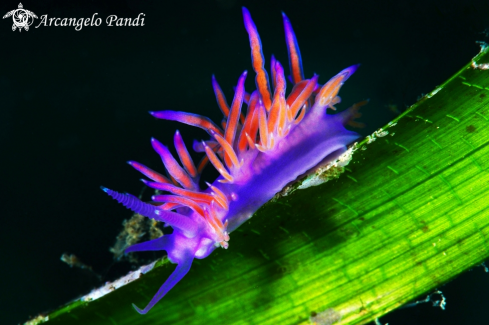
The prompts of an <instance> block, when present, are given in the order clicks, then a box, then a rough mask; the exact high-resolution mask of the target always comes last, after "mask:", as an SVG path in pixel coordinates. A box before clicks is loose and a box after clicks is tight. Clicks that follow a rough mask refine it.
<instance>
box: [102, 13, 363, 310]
mask: <svg viewBox="0 0 489 325" xmlns="http://www.w3.org/2000/svg"><path fill="white" fill-rule="evenodd" d="M282 16H283V24H284V29H285V40H286V44H287V49H288V54H289V61H290V62H289V63H290V69H291V76H290V77H289V80H290V82H291V83H292V84H293V88H292V90H291V92H290V94H289V95H288V96H287V97H286V83H287V82H286V78H285V75H284V70H283V67H282V65H281V64H280V62H278V61H277V60H275V59H274V57H273V56H272V59H271V78H269V76H268V74H267V71H266V70H265V68H264V63H265V59H264V57H263V52H262V46H261V41H260V37H259V35H258V32H257V29H256V26H255V24H254V22H253V20H252V19H251V16H250V13H249V11H248V10H247V9H246V8H243V18H244V24H245V27H246V30H247V32H248V35H249V40H250V45H251V57H252V63H253V69H254V71H255V73H256V87H257V90H254V91H253V92H251V93H250V94H248V93H246V92H245V88H244V84H245V79H246V75H247V72H246V71H245V72H244V73H243V74H242V75H241V76H240V77H239V79H238V84H237V86H236V88H235V94H234V98H233V102H232V104H231V106H228V103H227V102H226V98H225V97H224V94H223V92H222V90H221V88H220V87H219V85H218V83H217V81H216V79H215V78H214V77H213V78H212V85H213V88H214V92H215V94H216V98H217V103H218V105H219V108H220V109H221V110H222V112H223V114H224V116H225V119H224V121H223V122H222V127H219V126H218V125H216V124H215V123H213V122H212V121H211V120H210V119H208V118H206V117H203V116H200V115H196V114H190V113H184V112H177V111H170V110H165V111H158V112H151V114H152V115H153V116H155V117H156V118H159V119H165V120H172V121H178V122H181V123H185V124H189V125H193V126H196V127H199V128H202V129H204V130H205V131H207V133H208V134H209V135H210V140H207V141H202V142H196V143H194V146H193V147H194V150H195V151H197V152H204V153H205V156H204V158H203V160H202V162H201V163H200V164H199V165H198V167H196V166H195V165H194V163H193V161H192V159H191V158H190V155H189V153H188V151H187V148H186V147H185V144H184V142H183V140H182V137H181V135H180V133H179V132H178V131H177V132H176V133H175V137H174V145H175V148H176V151H177V153H178V157H179V159H180V162H181V164H179V163H178V161H177V160H176V159H175V158H174V157H173V156H172V154H171V153H170V151H169V150H168V148H167V147H166V146H164V145H163V144H162V143H160V142H159V141H158V140H156V139H154V138H153V139H152V140H151V143H152V145H153V148H154V150H155V151H156V152H157V153H158V154H159V155H160V156H161V159H162V160H163V164H164V165H165V167H166V170H167V171H168V174H169V177H165V176H163V175H162V174H160V173H158V172H156V171H153V170H152V169H150V168H148V167H146V166H144V165H142V164H139V163H137V162H133V161H130V162H129V164H130V165H131V166H132V167H134V168H135V169H136V170H138V171H140V172H141V173H142V174H143V175H144V176H146V177H147V178H149V179H150V180H143V182H144V184H146V185H147V186H149V187H151V188H154V189H157V190H159V191H164V192H167V193H169V194H163V195H155V196H153V197H152V200H153V202H150V203H145V202H142V201H141V200H139V199H138V198H137V197H135V196H132V195H130V194H122V193H118V192H116V191H113V190H110V189H108V188H105V187H102V189H103V190H104V191H105V192H106V193H107V194H108V195H110V196H111V197H112V198H114V199H115V200H117V201H118V202H119V203H121V204H123V205H124V206H125V207H126V208H129V209H131V210H132V211H134V212H136V213H139V214H141V215H143V216H146V217H148V218H152V219H155V220H158V221H162V222H164V223H165V224H166V225H169V226H171V227H172V228H173V233H172V234H170V235H164V236H162V237H160V238H157V239H154V240H151V241H147V242H143V243H139V244H136V245H133V246H131V247H129V248H128V249H127V250H126V253H128V252H137V251H157V250H164V251H166V252H167V254H168V259H169V260H170V261H171V262H172V263H175V264H177V267H176V269H175V270H174V271H173V273H172V274H171V276H170V277H169V278H168V279H167V280H166V281H165V283H164V284H163V285H162V286H161V288H160V289H159V290H158V292H157V293H156V295H155V296H154V297H153V299H151V301H150V302H149V304H148V305H147V306H146V307H145V308H144V309H139V308H137V307H136V306H134V307H135V309H136V310H137V311H138V312H139V313H141V314H145V313H147V312H148V311H149V310H150V309H151V308H152V307H153V306H154V305H155V304H156V303H157V302H158V301H159V300H160V299H161V298H163V296H165V294H166V293H167V292H168V291H169V290H171V289H172V288H173V287H174V286H175V284H177V283H178V282H179V281H180V280H181V279H182V278H183V277H184V276H185V274H187V272H188V271H189V269H190V267H191V265H192V261H193V260H194V258H198V259H202V258H205V257H207V256H208V255H209V254H210V253H211V252H212V251H213V250H214V249H216V247H219V246H220V247H222V248H227V247H228V241H229V234H230V233H231V232H233V231H234V230H235V229H236V228H238V227H239V226H240V225H241V224H243V223H244V222H245V221H246V220H248V219H250V218H251V216H252V215H253V213H254V212H255V211H256V210H257V209H258V208H259V207H260V206H262V205H263V204H265V203H266V202H267V201H269V200H270V199H271V198H273V196H274V195H275V194H276V193H277V192H280V191H281V190H282V189H283V188H284V186H286V185H287V184H289V183H291V182H292V181H294V180H296V178H297V177H298V176H300V175H303V174H306V173H308V172H309V171H311V170H314V168H315V167H317V166H319V165H321V164H324V163H325V162H331V161H333V160H335V159H336V158H338V157H339V156H340V155H341V154H342V153H344V152H345V151H346V150H347V145H348V144H350V143H352V142H354V141H355V140H356V139H357V138H358V137H359V135H358V134H357V133H355V132H353V131H349V130H347V129H346V128H345V125H346V124H347V123H349V122H351V120H352V119H353V118H354V117H356V116H357V113H356V111H357V108H358V105H356V106H355V105H354V106H353V107H352V108H350V109H348V110H345V111H343V112H341V113H337V114H327V113H326V110H327V109H328V108H330V109H333V110H334V109H335V108H334V106H333V105H335V104H337V103H339V102H340V98H339V97H338V96H337V94H338V92H339V90H340V88H341V86H342V85H343V83H344V82H345V81H346V80H347V79H348V78H349V77H350V76H351V75H352V74H353V73H354V72H355V70H356V69H357V68H358V65H353V66H351V67H349V68H346V69H344V70H343V71H341V72H340V73H338V74H337V75H336V76H334V77H333V78H332V79H331V80H329V81H328V82H327V83H326V84H324V85H322V86H321V85H320V84H318V76H317V75H314V76H313V77H312V78H310V79H304V75H303V70H302V61H301V54H300V51H299V46H298V43H297V40H296V37H295V34H294V31H293V29H292V26H291V24H290V21H289V19H288V18H287V16H286V15H285V14H282ZM269 79H270V80H271V83H270V82H269ZM272 90H273V92H272ZM243 102H245V103H246V105H247V112H246V114H243V113H242V110H241V107H242V104H243ZM208 162H210V163H211V164H212V165H213V166H214V167H215V168H216V169H217V171H218V172H219V173H220V176H219V177H218V178H217V179H216V180H215V181H214V182H213V183H212V184H210V183H206V184H207V188H206V189H201V188H200V186H199V178H200V174H201V172H202V169H203V168H204V166H205V165H206V164H207V163H208Z"/></svg>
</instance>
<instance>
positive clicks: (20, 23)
mask: <svg viewBox="0 0 489 325" xmlns="http://www.w3.org/2000/svg"><path fill="white" fill-rule="evenodd" d="M10 16H12V19H13V20H14V24H13V25H12V31H14V32H15V30H16V29H17V28H18V29H19V32H21V31H22V28H25V30H29V26H30V25H32V23H33V22H34V18H37V16H36V14H35V13H33V12H32V11H29V10H25V9H24V6H22V3H19V8H18V9H15V10H12V11H9V12H7V13H6V14H5V16H3V18H4V19H5V18H8V17H10Z"/></svg>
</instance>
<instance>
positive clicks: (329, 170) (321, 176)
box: [289, 143, 356, 194]
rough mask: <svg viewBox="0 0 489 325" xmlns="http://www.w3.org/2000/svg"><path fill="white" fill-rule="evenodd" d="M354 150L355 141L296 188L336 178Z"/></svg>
mask: <svg viewBox="0 0 489 325" xmlns="http://www.w3.org/2000/svg"><path fill="white" fill-rule="evenodd" d="M355 150H356V143H355V144H354V145H353V146H351V147H350V148H349V149H348V150H346V151H345V152H344V153H343V154H342V155H341V156H339V157H338V158H337V159H336V160H334V161H332V162H330V163H328V164H327V165H325V166H322V167H320V168H318V169H317V170H316V172H315V173H314V174H312V175H309V176H308V177H307V178H306V179H305V180H303V181H302V184H301V185H299V187H297V189H298V190H302V189H305V188H308V187H312V186H317V185H321V184H323V183H326V182H327V181H329V180H330V179H333V178H338V177H339V176H340V174H342V173H343V172H344V171H345V169H344V167H345V166H346V165H348V164H349V163H350V161H351V158H352V156H353V152H355ZM289 194H290V193H289Z"/></svg>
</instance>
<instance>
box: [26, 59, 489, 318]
mask: <svg viewBox="0 0 489 325" xmlns="http://www.w3.org/2000/svg"><path fill="white" fill-rule="evenodd" d="M487 52H488V51H487V50H483V51H482V52H481V53H480V54H479V55H478V56H477V57H476V58H474V61H475V62H476V63H478V64H482V63H485V62H489V55H488V54H487ZM471 64H472V63H470V64H468V65H467V66H465V67H464V68H463V69H462V70H460V71H459V72H458V73H457V74H455V75H454V76H453V77H452V78H451V79H450V80H448V81H447V82H445V83H444V84H443V85H442V86H440V87H439V88H437V89H436V90H435V91H433V92H432V93H431V94H428V95H426V96H425V97H424V98H422V99H421V100H420V101H419V102H418V103H416V104H415V105H413V106H412V107H411V108H410V109H409V110H408V111H406V112H405V113H404V114H402V115H401V116H400V117H399V118H397V119H396V120H395V121H393V122H391V123H390V125H389V126H386V127H385V128H383V130H380V131H379V132H376V134H375V135H374V136H373V137H370V138H368V139H366V140H364V141H363V142H362V143H359V144H358V145H357V150H356V151H355V152H354V154H353V159H352V161H351V162H350V164H349V165H348V166H346V170H345V172H344V173H343V174H342V175H341V176H340V177H339V178H338V179H332V180H330V181H328V182H327V183H325V184H322V185H320V186H316V187H311V188H308V189H304V190H296V191H294V192H293V193H291V194H290V195H288V196H284V197H281V198H279V199H278V200H276V201H274V202H270V203H268V204H266V205H265V206H264V207H262V208H261V209H260V210H259V211H258V212H257V213H256V214H255V215H254V216H253V218H252V219H251V220H250V221H249V222H247V223H246V224H244V225H243V226H241V227H240V228H239V229H238V230H237V231H235V232H233V233H232V234H231V241H230V247H229V249H228V250H222V249H218V250H216V251H215V252H214V253H213V254H211V256H209V257H208V258H206V259H204V260H199V261H197V262H194V265H193V266H192V269H191V270H190V272H189V274H188V275H187V276H186V277H185V278H184V279H183V280H182V281H181V282H180V283H178V284H177V286H176V287H175V288H174V289H173V290H171V291H170V293H169V294H168V295H167V296H166V297H164V298H163V299H162V300H161V301H160V302H159V303H158V304H157V305H156V306H155V307H154V308H153V309H152V310H151V311H150V312H149V313H148V314H147V315H144V316H142V315H139V314H138V313H136V312H135V311H134V309H133V308H132V307H131V303H135V304H136V305H138V306H140V307H143V306H145V305H146V304H147V303H148V302H149V300H150V299H151V297H152V296H153V295H154V293H155V292H156V291H157V290H158V288H159V286H160V285H161V284H162V283H163V282H164V281H165V279H166V278H167V277H168V276H169V275H170V273H171V272H172V270H173V269H174V265H172V264H171V263H169V262H167V261H165V260H162V261H158V262H157V263H156V264H155V265H154V266H153V267H152V269H151V267H148V269H151V270H149V271H148V272H147V273H146V274H144V275H141V276H140V275H139V274H135V275H134V278H139V279H136V280H135V281H132V282H131V283H128V284H127V285H124V286H121V287H120V288H118V289H115V290H113V289H112V288H109V289H108V291H109V292H110V293H108V294H106V295H104V296H102V297H100V298H98V299H95V300H92V301H81V300H77V301H75V302H72V303H70V304H68V305H66V306H65V307H62V308H60V309H59V310H57V311H54V312H52V313H50V314H47V315H43V316H40V317H38V318H37V320H36V321H33V323H42V322H44V321H47V322H48V323H49V324H53V325H54V324H92V325H97V324H113V325H125V324H131V325H138V324H173V325H179V324H182V325H183V324H185V325H189V324H213V325H219V324H223V325H224V324H226V325H228V324H260V325H267V324H270V325H276V324H281V325H284V324H311V323H317V324H322V325H324V324H365V323H367V322H370V321H372V320H374V319H375V318H376V317H380V316H382V315H384V314H386V313H388V312H389V311H391V310H393V309H395V308H397V307H399V306H401V305H403V304H405V303H407V302H409V301H412V300H413V299H415V298H417V297H418V296H420V295H424V294H427V293H430V292H432V291H433V290H435V288H437V287H439V286H440V285H442V284H444V283H446V282H447V281H450V280H451V279H452V278H454V277H455V276H456V275H458V274H460V273H461V272H463V271H465V270H467V269H469V268H471V267H473V266H475V265H477V264H480V263H481V262H482V261H484V260H485V259H487V258H489V247H488V243H487V240H488V236H489V172H488V171H489V105H488V103H489V70H484V69H474V68H473V67H472V65H471ZM481 67H484V66H481ZM396 123H397V124H396ZM385 131H387V132H388V134H386V133H387V132H385ZM374 138H375V139H376V140H375V141H373V142H372V140H373V139H374ZM367 142H370V143H368V144H367ZM363 149H366V150H363Z"/></svg>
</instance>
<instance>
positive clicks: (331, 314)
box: [309, 308, 341, 325]
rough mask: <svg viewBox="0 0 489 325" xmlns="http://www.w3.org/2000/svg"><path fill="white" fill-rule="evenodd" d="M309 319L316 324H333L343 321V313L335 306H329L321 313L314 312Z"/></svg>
mask: <svg viewBox="0 0 489 325" xmlns="http://www.w3.org/2000/svg"><path fill="white" fill-rule="evenodd" d="M309 321H310V322H311V323H312V324H314V325H333V324H337V323H338V322H340V321H341V314H340V313H338V312H337V311H336V310H334V309H333V308H328V309H326V310H325V311H322V312H320V313H312V315H311V317H309Z"/></svg>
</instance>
